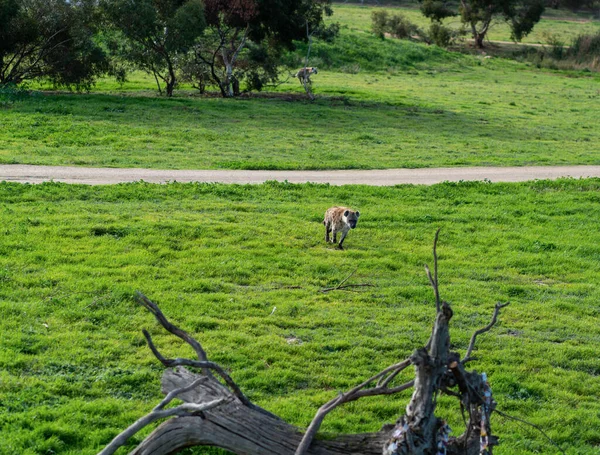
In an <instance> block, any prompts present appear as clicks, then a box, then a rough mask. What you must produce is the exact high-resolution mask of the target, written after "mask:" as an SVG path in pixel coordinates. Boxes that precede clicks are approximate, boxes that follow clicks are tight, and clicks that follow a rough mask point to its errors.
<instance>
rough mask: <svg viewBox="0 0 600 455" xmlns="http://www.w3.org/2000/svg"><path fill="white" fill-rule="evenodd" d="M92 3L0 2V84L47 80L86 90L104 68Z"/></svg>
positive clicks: (50, 0) (89, 0)
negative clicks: (95, 39) (96, 35)
mask: <svg viewBox="0 0 600 455" xmlns="http://www.w3.org/2000/svg"><path fill="white" fill-rule="evenodd" d="M97 19H98V18H97V14H96V9H95V3H94V2H93V1H92V0H82V1H79V2H69V1H67V0H20V1H19V0H0V84H2V85H4V84H20V83H22V82H23V81H25V80H32V79H37V78H48V79H50V80H51V81H52V82H53V83H54V84H55V85H59V86H66V87H71V86H74V87H77V88H90V87H91V85H92V84H93V83H94V80H95V78H96V77H97V76H98V75H99V74H101V73H103V72H105V71H106V70H107V68H108V65H107V58H106V55H105V54H104V52H103V51H102V49H101V48H100V47H99V46H98V45H97V44H96V43H95V42H94V39H93V37H94V33H95V24H96V23H97V22H98V21H97Z"/></svg>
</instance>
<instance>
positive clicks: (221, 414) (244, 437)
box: [130, 367, 389, 455]
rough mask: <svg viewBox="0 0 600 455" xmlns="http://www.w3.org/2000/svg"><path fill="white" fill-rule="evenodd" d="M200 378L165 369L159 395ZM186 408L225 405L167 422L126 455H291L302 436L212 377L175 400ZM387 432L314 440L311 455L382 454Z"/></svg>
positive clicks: (188, 372) (185, 371) (293, 427)
mask: <svg viewBox="0 0 600 455" xmlns="http://www.w3.org/2000/svg"><path fill="white" fill-rule="evenodd" d="M196 379H198V376H197V375H195V374H194V373H191V372H190V371H188V370H186V369H185V368H183V367H178V368H176V369H175V370H166V371H165V373H164V375H163V380H162V386H163V392H164V393H168V392H169V391H171V390H175V389H178V388H181V387H182V386H183V385H184V384H189V383H191V382H193V381H194V380H196ZM179 398H180V399H182V400H184V401H186V402H190V403H201V402H206V401H213V400H215V399H219V398H226V399H227V403H226V404H224V405H222V406H219V407H217V408H213V409H211V410H209V411H206V412H203V413H202V414H201V415H198V416H192V417H178V418H174V419H171V420H168V421H166V422H165V423H163V424H162V425H160V426H159V427H158V428H157V429H156V430H155V431H154V432H153V433H152V434H150V435H149V436H148V437H147V438H146V439H145V440H144V441H143V442H142V443H141V444H140V445H139V446H138V447H137V448H136V449H135V450H134V451H132V452H131V453H130V455H166V454H172V453H176V452H177V451H179V450H181V449H183V448H185V447H190V446H199V445H200V446H201V445H205V446H214V447H220V448H223V449H226V450H230V451H232V452H234V453H236V454H239V455H293V454H294V452H295V451H296V447H298V444H299V443H300V441H301V439H302V432H301V431H300V430H299V429H298V428H296V427H295V426H293V425H290V424H288V423H286V422H284V421H283V420H281V419H279V418H278V417H276V416H272V415H269V413H267V412H266V411H265V412H260V411H258V410H255V409H251V408H249V407H247V406H244V405H243V404H242V403H241V402H240V401H239V400H238V399H237V398H236V397H235V396H234V395H233V394H232V393H231V392H230V391H229V390H228V389H226V388H225V387H223V386H222V385H221V384H220V383H219V382H217V381H216V379H214V378H208V379H207V380H206V381H203V382H202V383H201V384H199V385H198V386H197V387H196V388H194V389H193V390H190V391H188V392H185V393H183V394H181V395H179ZM388 437H389V430H388V431H381V432H379V433H365V434H359V435H343V436H340V437H336V438H333V439H330V440H315V441H313V444H312V445H311V448H310V450H309V452H308V453H309V454H312V455H342V454H344V455H381V447H382V446H383V442H384V441H385V440H386V439H387V438H388Z"/></svg>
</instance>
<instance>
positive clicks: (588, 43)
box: [570, 32, 600, 62]
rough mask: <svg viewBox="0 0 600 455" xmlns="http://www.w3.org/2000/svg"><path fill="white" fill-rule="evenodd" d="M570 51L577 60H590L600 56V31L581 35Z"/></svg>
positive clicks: (574, 41) (575, 40)
mask: <svg viewBox="0 0 600 455" xmlns="http://www.w3.org/2000/svg"><path fill="white" fill-rule="evenodd" d="M570 53H571V54H572V55H573V57H575V60H577V62H590V61H594V60H597V59H599V58H600V32H599V33H596V34H595V35H579V36H578V37H577V38H575V39H574V40H573V44H571V49H570Z"/></svg>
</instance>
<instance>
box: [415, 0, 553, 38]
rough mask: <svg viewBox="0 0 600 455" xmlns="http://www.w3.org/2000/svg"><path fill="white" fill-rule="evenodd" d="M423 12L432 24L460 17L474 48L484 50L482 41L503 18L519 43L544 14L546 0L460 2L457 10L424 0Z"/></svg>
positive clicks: (443, 4)
mask: <svg viewBox="0 0 600 455" xmlns="http://www.w3.org/2000/svg"><path fill="white" fill-rule="evenodd" d="M421 11H422V12H423V14H424V15H425V16H427V17H429V18H430V19H431V20H432V21H437V22H441V21H442V20H443V19H445V18H446V17H450V16H457V15H458V14H460V16H461V20H462V22H463V24H465V25H466V26H467V27H469V29H470V31H471V35H472V37H473V40H474V41H475V45H476V46H477V47H478V48H483V41H484V39H485V37H486V35H487V32H488V31H489V28H490V25H491V24H492V21H493V20H494V19H497V18H502V19H504V20H505V21H506V22H508V23H509V25H510V27H511V37H512V39H514V40H515V41H520V40H521V39H522V38H523V37H524V36H527V34H529V32H531V30H533V27H534V25H535V24H536V23H537V22H538V21H539V20H540V18H541V16H542V13H543V12H544V0H460V4H459V6H458V10H456V9H455V8H453V7H452V5H451V4H449V3H447V2H444V1H440V0H423V2H422V3H421Z"/></svg>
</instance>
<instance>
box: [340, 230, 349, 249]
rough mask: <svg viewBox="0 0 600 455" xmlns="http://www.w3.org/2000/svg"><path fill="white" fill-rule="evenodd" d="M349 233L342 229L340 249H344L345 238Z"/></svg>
mask: <svg viewBox="0 0 600 455" xmlns="http://www.w3.org/2000/svg"><path fill="white" fill-rule="evenodd" d="M347 235H348V231H342V238H341V239H340V244H339V247H340V250H343V249H344V247H343V246H342V243H344V239H345V238H346V236H347Z"/></svg>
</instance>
